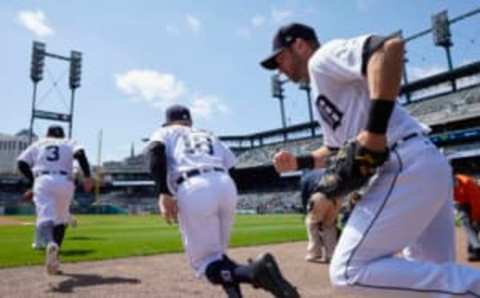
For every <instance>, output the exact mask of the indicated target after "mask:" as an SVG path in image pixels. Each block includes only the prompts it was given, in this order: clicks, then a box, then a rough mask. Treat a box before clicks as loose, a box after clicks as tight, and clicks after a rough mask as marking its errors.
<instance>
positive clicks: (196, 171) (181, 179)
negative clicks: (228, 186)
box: [175, 167, 225, 185]
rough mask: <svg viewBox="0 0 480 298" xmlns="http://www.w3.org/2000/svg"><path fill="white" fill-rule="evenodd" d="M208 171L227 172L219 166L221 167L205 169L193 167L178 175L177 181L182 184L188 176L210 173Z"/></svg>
mask: <svg viewBox="0 0 480 298" xmlns="http://www.w3.org/2000/svg"><path fill="white" fill-rule="evenodd" d="M208 172H225V170H224V169H223V168H219V167H213V168H205V169H193V170H189V171H186V172H184V173H182V175H181V176H180V177H178V179H177V181H175V182H176V183H177V185H180V184H182V183H183V182H185V180H187V179H188V178H192V177H195V176H198V175H200V174H203V173H208Z"/></svg>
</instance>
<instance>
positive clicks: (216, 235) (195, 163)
mask: <svg viewBox="0 0 480 298" xmlns="http://www.w3.org/2000/svg"><path fill="white" fill-rule="evenodd" d="M147 150H148V155H149V159H150V172H151V175H152V178H153V179H154V180H155V182H156V188H157V191H158V192H159V207H160V211H161V212H162V214H163V216H164V217H165V219H166V220H167V222H168V223H171V222H172V221H174V222H176V221H177V214H178V222H179V226H180V231H181V234H182V239H183V244H184V247H185V253H186V255H187V257H188V259H189V261H190V264H191V266H192V267H193V269H194V270H195V272H196V275H197V276H198V277H202V276H205V277H206V278H207V279H208V281H210V282H211V283H212V284H214V285H221V286H222V287H223V289H224V290H225V292H226V293H227V295H228V297H242V294H241V290H240V286H239V284H240V283H249V284H252V285H254V286H256V287H260V288H263V289H264V290H267V291H269V292H271V293H273V294H274V295H275V296H276V297H298V293H297V292H296V289H295V288H294V287H292V286H291V285H290V284H289V283H288V282H287V281H286V280H285V279H284V278H283V276H282V274H281V273H280V270H279V268H278V265H277V263H276V261H275V259H274V258H273V256H272V255H271V254H269V253H266V254H263V255H262V256H260V257H259V258H257V260H256V261H254V262H252V263H250V264H248V265H240V264H237V263H236V262H234V261H233V260H232V259H230V258H229V257H228V256H227V254H226V251H227V247H228V242H229V240H230V231H231V228H232V224H233V219H234V213H235V208H236V203H237V189H236V186H235V184H234V182H233V180H232V179H231V178H230V176H229V174H228V170H229V169H230V168H232V167H233V166H234V164H235V156H234V155H233V153H232V152H231V151H230V150H229V149H228V148H227V147H226V146H225V145H223V144H222V143H221V142H220V141H219V139H218V138H217V137H215V136H214V135H213V134H212V133H210V132H208V131H205V130H200V129H195V128H192V119H191V116H190V111H189V110H188V108H186V107H184V106H181V105H173V106H171V107H169V108H168V109H167V111H166V123H165V124H164V125H163V127H161V128H159V129H158V130H156V131H155V132H154V133H153V135H152V136H151V138H150V144H149V146H148V148H147Z"/></svg>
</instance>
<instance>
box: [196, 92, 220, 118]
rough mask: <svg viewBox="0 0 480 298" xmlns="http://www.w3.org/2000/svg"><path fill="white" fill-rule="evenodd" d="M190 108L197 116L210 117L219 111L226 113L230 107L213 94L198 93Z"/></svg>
mask: <svg viewBox="0 0 480 298" xmlns="http://www.w3.org/2000/svg"><path fill="white" fill-rule="evenodd" d="M190 110H191V111H192V114H193V115H194V119H195V118H203V119H210V118H211V117H212V116H214V115H217V114H218V113H221V114H226V113H228V112H229V108H228V107H227V106H226V105H225V104H224V103H223V102H222V100H221V99H220V98H219V97H217V96H213V95H205V96H203V95H196V96H194V97H193V100H192V104H191V106H190Z"/></svg>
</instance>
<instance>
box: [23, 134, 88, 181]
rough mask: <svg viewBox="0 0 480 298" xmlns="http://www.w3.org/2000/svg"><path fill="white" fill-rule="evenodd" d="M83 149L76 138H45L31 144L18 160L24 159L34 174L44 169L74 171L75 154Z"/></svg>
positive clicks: (69, 172) (70, 173)
mask: <svg viewBox="0 0 480 298" xmlns="http://www.w3.org/2000/svg"><path fill="white" fill-rule="evenodd" d="M80 149H83V148H82V147H81V146H80V145H78V144H77V142H75V141H74V140H68V139H59V138H44V139H41V140H38V141H37V142H35V143H33V144H32V145H30V146H29V147H28V148H27V149H26V150H25V151H23V152H22V153H21V154H20V156H19V157H18V158H17V160H22V161H24V162H26V163H28V165H30V167H31V168H32V172H33V174H34V175H35V174H37V173H40V172H43V171H51V172H60V171H63V172H66V173H68V174H69V175H70V176H71V175H72V171H73V155H74V154H75V153H76V152H77V151H78V150H80Z"/></svg>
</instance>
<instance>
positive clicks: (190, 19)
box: [186, 14, 202, 33]
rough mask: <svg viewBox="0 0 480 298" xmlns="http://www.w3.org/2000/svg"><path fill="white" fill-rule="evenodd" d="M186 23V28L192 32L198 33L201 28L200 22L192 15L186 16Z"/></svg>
mask: <svg viewBox="0 0 480 298" xmlns="http://www.w3.org/2000/svg"><path fill="white" fill-rule="evenodd" d="M186 21H187V26H188V28H189V29H190V30H191V31H192V32H194V33H198V32H199V31H200V28H201V26H202V23H201V22H200V20H199V19H198V18H196V17H194V16H192V15H189V14H187V16H186Z"/></svg>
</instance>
